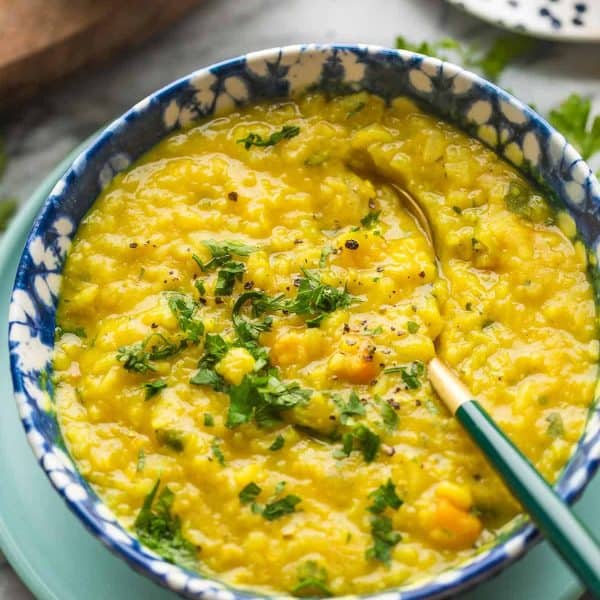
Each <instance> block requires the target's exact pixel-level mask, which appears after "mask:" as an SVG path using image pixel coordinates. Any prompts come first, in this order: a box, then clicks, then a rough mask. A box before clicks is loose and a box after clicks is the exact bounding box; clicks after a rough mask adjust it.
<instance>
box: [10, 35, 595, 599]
mask: <svg viewBox="0 0 600 600" xmlns="http://www.w3.org/2000/svg"><path fill="white" fill-rule="evenodd" d="M307 88H312V89H314V88H317V89H320V90H324V91H327V92H332V93H344V92H347V91H358V90H368V91H369V92H372V93H375V94H378V95H379V96H381V97H383V98H384V99H386V100H391V99H393V98H395V97H397V96H400V95H406V96H410V97H412V98H414V99H415V100H417V101H419V102H422V103H423V104H424V105H425V106H426V107H429V109H430V110H432V111H434V112H436V113H438V114H440V115H441V116H442V117H444V118H446V119H447V120H449V121H451V122H453V123H455V124H456V125H458V126H460V127H462V128H463V129H465V130H466V131H468V132H469V133H470V134H472V135H473V136H475V137H477V138H479V139H481V140H482V141H484V142H485V143H486V144H488V145H490V146H491V147H492V148H494V149H495V150H496V151H497V152H498V153H499V154H501V155H502V156H504V157H506V158H507V159H508V160H509V161H510V162H512V163H513V164H514V165H515V166H517V167H518V168H519V169H521V170H523V171H525V172H526V173H529V174H530V175H532V176H533V177H535V178H536V179H537V180H538V181H539V182H540V183H541V184H542V185H543V186H544V187H545V188H546V189H547V190H549V191H551V192H553V193H554V195H555V196H556V197H557V198H558V199H559V200H560V201H561V202H562V203H563V204H564V206H565V207H566V209H567V210H568V211H569V212H570V213H571V215H572V216H573V218H574V219H575V221H576V223H577V226H578V229H579V232H580V235H581V238H582V239H583V240H584V241H585V243H586V245H587V246H588V248H589V249H590V255H591V257H592V258H593V259H594V260H593V261H592V262H593V264H595V263H596V260H595V257H597V256H600V247H599V242H600V186H599V185H598V182H597V181H596V179H595V177H594V176H593V174H592V173H591V171H590V169H589V167H588V166H587V165H586V163H585V162H584V161H583V160H582V159H581V157H580V156H579V155H578V154H577V152H576V151H575V150H574V149H573V148H572V147H571V146H570V145H569V144H567V142H566V141H565V138H564V137H563V136H562V135H561V134H559V133H557V132H556V131H555V130H553V129H552V128H551V127H550V126H549V125H548V123H546V122H545V121H544V120H543V119H542V118H541V117H539V116H538V115H537V114H536V113H535V112H533V111H532V110H531V109H530V108H529V107H527V106H526V105H525V104H523V103H521V102H519V101H518V100H516V99H515V98H513V97H512V96H511V95H510V94H508V93H506V92H504V91H503V90H501V89H499V88H498V87H496V86H494V85H492V84H491V83H488V82H487V81H485V80H483V79H481V78H479V77H477V76H476V75H473V74H472V73H469V72H466V71H464V70H462V69H461V68H459V67H457V66H455V65H452V64H449V63H446V62H441V61H439V60H437V59H434V58H427V57H424V56H421V55H418V54H413V53H411V52H406V51H396V50H389V49H386V48H379V47H373V46H362V45H356V46H341V45H335V46H330V45H327V46H319V45H307V46H290V47H286V48H276V49H272V50H265V51H262V52H256V53H252V54H248V55H246V56H241V57H239V58H235V59H233V60H229V61H226V62H223V63H219V64H217V65H214V66H212V67H209V68H207V69H201V70H199V71H196V72H194V73H192V74H191V75H189V76H188V77H184V78H183V79H180V80H179V81H176V82H175V83H173V84H171V85H169V86H168V87H166V88H163V89H162V90H159V91H158V92H156V93H154V94H152V95H151V96H149V97H148V98H146V99H145V100H142V101H141V102H139V103H138V104H136V105H135V106H134V107H133V108H132V109H131V110H129V111H128V112H127V113H125V114H124V115H123V116H122V117H120V118H119V119H117V120H116V121H114V122H113V123H112V124H111V125H110V126H109V127H108V128H107V129H106V130H105V131H104V132H103V133H102V134H101V135H100V136H99V137H98V138H97V139H96V141H95V142H94V143H93V144H92V145H91V146H90V147H89V148H88V149H87V150H86V151H85V152H83V153H82V154H81V155H80V156H79V157H78V158H77V159H76V160H75V162H74V163H73V164H72V166H71V168H70V169H69V170H68V171H67V173H66V174H65V175H64V177H63V178H62V179H61V180H60V181H59V182H58V183H57V185H56V187H55V188H54V189H53V190H52V193H51V194H50V196H49V197H48V199H47V200H46V202H45V204H44V206H43V208H42V210H41V212H40V214H39V216H38V217H37V219H36V221H35V223H34V225H33V228H32V230H31V233H30V235H29V238H28V240H27V243H26V246H25V249H24V251H23V255H22V257H21V261H20V264H19V268H18V272H17V276H16V280H15V284H14V290H13V294H12V299H11V305H10V314H9V346H10V359H11V370H12V378H13V384H14V391H15V396H16V401H17V404H18V408H19V413H20V416H21V420H22V422H23V426H24V427H25V431H26V433H27V438H28V440H29V443H30V445H31V447H32V448H33V451H34V453H35V455H36V457H37V459H38V461H39V463H40V465H41V467H42V468H43V469H44V471H45V472H46V474H47V475H48V477H49V479H50V481H51V483H52V485H53V486H54V487H55V488H56V490H57V491H58V493H59V494H60V495H61V496H62V497H63V498H64V499H65V501H66V503H67V504H68V506H69V507H70V508H71V510H72V511H73V512H74V513H75V514H76V515H77V516H78V517H79V518H80V519H81V521H82V522H83V523H84V525H86V526H87V528H88V529H89V530H90V531H91V532H92V533H93V534H94V535H95V536H96V537H98V538H99V539H100V540H101V541H102V542H103V543H104V544H105V545H106V546H107V547H108V548H109V549H110V550H112V551H113V552H115V553H117V554H118V555H120V556H121V557H123V558H124V559H125V560H126V561H127V562H128V563H129V564H130V565H131V566H132V567H133V568H134V569H136V570H138V571H140V572H142V573H144V574H146V575H147V576H149V577H151V578H152V579H153V580H154V581H156V582H158V583H160V584H162V585H164V586H165V587H167V588H170V589H172V590H174V591H176V592H179V593H181V594H182V595H184V596H186V597H189V598H211V599H215V600H235V599H238V598H239V599H246V598H248V599H249V598H256V597H257V594H254V593H252V592H248V591H240V590H234V589H231V588H228V587H227V586H225V585H223V584H221V583H219V582H217V581H213V580H210V579H207V578H205V577H202V576H201V575H198V574H196V573H192V572H189V571H186V570H184V569H182V568H180V567H177V566H175V565H172V564H169V563H168V562H166V561H164V560H163V559H161V558H160V557H159V556H157V555H156V554H154V553H153V552H151V551H149V550H147V549H145V548H143V547H142V546H141V544H140V543H139V542H138V541H137V540H136V539H135V538H134V537H132V536H131V534H130V533H129V532H127V531H126V530H125V529H123V528H122V527H121V526H120V525H119V523H118V522H117V521H116V519H115V517H114V516H113V515H112V514H111V512H110V511H109V510H108V509H107V508H106V506H104V504H103V503H102V502H101V501H100V500H99V498H98V496H97V495H96V494H95V492H94V491H93V490H92V489H91V488H90V486H89V485H88V484H87V483H86V481H85V480H84V479H83V478H82V477H81V476H80V475H79V473H78V472H77V469H76V468H75V465H74V463H73V461H72V460H71V458H70V457H69V456H68V455H67V454H66V452H65V451H64V450H63V448H64V445H63V444H62V441H61V439H62V438H61V435H60V430H59V427H58V424H57V420H56V415H55V412H54V409H53V404H52V398H51V396H52V390H51V389H49V388H51V383H49V382H50V378H49V377H48V374H49V372H50V370H51V357H52V347H53V344H54V327H55V314H56V305H57V300H58V295H59V293H60V285H61V271H62V268H63V266H64V262H65V257H66V254H67V252H68V250H69V246H70V243H71V240H72V238H73V236H74V234H75V231H76V229H77V226H78V224H79V222H80V220H81V218H82V217H83V215H84V214H85V213H86V212H87V211H88V209H89V208H90V206H91V205H92V204H93V202H94V200H95V198H96V197H97V196H98V194H99V193H100V192H101V190H102V188H103V187H104V186H106V184H107V183H108V182H109V181H110V180H111V178H112V177H113V176H114V174H115V173H117V172H119V171H121V170H123V169H125V168H127V166H128V165H129V164H130V163H131V162H132V161H133V160H135V159H136V158H137V157H138V156H140V155H141V154H142V153H144V152H146V151H147V150H149V149H150V148H151V147H152V146H154V145H155V144H156V143H157V142H158V141H159V140H161V139H162V138H164V137H165V136H166V135H167V134H169V133H171V132H172V131H174V130H176V129H178V128H180V127H185V126H186V125H187V124H189V123H191V122H192V121H194V120H195V119H200V118H203V117H209V116H213V115H218V114H223V113H227V112H228V111H231V110H233V109H234V108H235V107H237V106H239V105H242V104H245V103H248V102H253V101H256V100H261V99H265V98H281V97H286V96H291V95H293V94H297V93H300V92H302V91H303V90H306V89H307ZM599 274H600V272H599V270H598V267H597V266H594V267H593V270H592V278H593V280H594V281H600V277H598V275H599ZM596 289H597V288H596ZM597 295H598V293H597ZM599 461H600V411H599V410H598V409H597V408H594V409H593V410H592V411H591V412H590V418H589V421H588V423H587V427H586V431H585V435H584V437H583V438H582V439H581V441H580V442H579V445H578V447H577V449H576V452H575V453H574V455H573V456H572V458H571V460H570V462H569V464H568V466H567V467H566V468H565V470H564V472H563V474H562V477H561V479H560V482H559V483H558V485H557V490H558V492H559V493H560V495H561V496H562V497H563V498H565V499H566V500H568V501H573V500H575V499H576V498H577V496H578V495H579V494H580V493H581V492H582V491H583V489H584V487H585V485H586V483H587V482H588V481H589V479H590V478H591V476H592V475H593V473H594V471H595V470H596V467H597V466H598V463H599ZM537 537H538V536H537V532H536V530H535V529H534V528H533V526H532V525H531V524H529V523H528V522H527V521H526V520H525V519H522V518H521V519H517V520H516V521H515V522H514V523H512V524H511V526H510V527H509V528H508V529H507V533H506V535H504V536H501V538H500V540H499V542H498V543H497V545H495V546H494V547H492V548H488V549H485V550H483V551H482V552H480V553H479V554H477V555H476V556H475V557H474V558H473V559H472V560H470V561H469V562H467V563H465V564H463V565H460V566H459V567H457V568H455V569H452V570H449V571H447V572H444V573H442V574H440V575H438V576H436V577H433V578H429V579H426V580H423V581H422V582H419V583H416V584H412V585H410V586H407V587H403V588H401V589H398V590H394V591H392V592H391V593H390V592H387V593H382V594H379V595H375V596H372V597H373V598H379V599H381V600H383V599H384V598H385V600H400V599H402V600H409V599H416V598H441V597H444V596H447V595H450V594H454V593H456V592H457V591H460V590H463V589H465V588H467V587H469V586H471V585H474V584H475V583H477V582H480V581H482V580H483V579H485V578H487V577H489V576H491V575H492V574H493V573H496V572H498V571H499V570H500V569H502V568H503V567H506V566H507V565H509V564H510V563H511V562H513V561H514V560H515V559H517V558H518V557H520V556H521V555H522V554H523V553H524V552H525V551H526V550H527V549H528V548H529V547H530V546H531V545H532V544H533V543H534V542H535V541H536V539H537Z"/></svg>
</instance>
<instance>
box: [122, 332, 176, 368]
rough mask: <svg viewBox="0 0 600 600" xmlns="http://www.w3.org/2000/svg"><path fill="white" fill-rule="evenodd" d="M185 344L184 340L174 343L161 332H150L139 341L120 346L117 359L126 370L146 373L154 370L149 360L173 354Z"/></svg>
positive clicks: (160, 358)
mask: <svg viewBox="0 0 600 600" xmlns="http://www.w3.org/2000/svg"><path fill="white" fill-rule="evenodd" d="M186 345H187V342H186V340H183V341H181V342H180V343H179V344H175V343H173V342H171V341H170V340H168V339H167V338H166V337H165V336H164V335H162V334H161V333H152V334H150V335H149V336H148V337H147V338H146V339H144V340H143V341H141V342H137V343H135V344H131V345H129V346H121V347H120V348H119V350H118V352H117V360H118V361H119V362H122V363H123V367H124V368H125V369H127V370H128V371H135V372H137V373H147V372H148V371H156V367H154V366H153V365H152V364H151V363H150V361H153V360H162V359H165V358H168V357H170V356H174V355H175V354H177V353H178V352H179V351H180V350H182V349H183V348H185V347H186Z"/></svg>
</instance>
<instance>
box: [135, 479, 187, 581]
mask: <svg viewBox="0 0 600 600" xmlns="http://www.w3.org/2000/svg"><path fill="white" fill-rule="evenodd" d="M159 485H160V479H158V480H157V481H156V483H155V484H154V487H153V488H152V489H151V490H150V493H149V494H148V495H147V496H146V499H145V500H144V504H143V505H142V508H141V509H140V512H139V514H138V516H137V518H136V520H135V522H134V527H135V532H136V534H137V536H138V538H139V539H140V541H141V542H142V544H144V545H146V546H148V548H150V549H151V550H154V551H155V552H156V553H157V554H160V556H162V557H163V558H164V559H165V560H167V561H168V562H170V563H174V564H178V565H181V566H182V567H185V568H187V569H192V570H193V569H196V568H197V566H198V565H197V549H196V547H195V546H194V545H193V544H192V543H191V542H190V541H188V540H186V539H185V538H184V537H183V534H182V532H181V522H180V520H179V517H178V516H176V515H173V514H172V513H171V509H172V507H173V502H174V500H175V494H174V493H173V492H172V491H171V490H170V489H169V488H168V487H167V486H165V488H164V489H163V491H162V492H161V493H160V496H159V497H158V499H157V500H156V503H155V502H154V500H155V497H156V493H157V491H158V488H159ZM153 504H154V508H153V506H152V505H153Z"/></svg>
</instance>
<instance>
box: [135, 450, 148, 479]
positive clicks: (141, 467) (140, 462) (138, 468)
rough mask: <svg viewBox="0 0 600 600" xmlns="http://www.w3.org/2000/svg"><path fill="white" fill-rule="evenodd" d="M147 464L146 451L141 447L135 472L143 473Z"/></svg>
mask: <svg viewBox="0 0 600 600" xmlns="http://www.w3.org/2000/svg"><path fill="white" fill-rule="evenodd" d="M145 466H146V453H145V452H144V449H143V448H140V450H139V451H138V455H137V463H136V465H135V472H136V473H141V472H142V471H143V470H144V467H145Z"/></svg>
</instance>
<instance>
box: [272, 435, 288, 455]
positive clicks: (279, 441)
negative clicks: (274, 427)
mask: <svg viewBox="0 0 600 600" xmlns="http://www.w3.org/2000/svg"><path fill="white" fill-rule="evenodd" d="M284 444H285V438H284V437H283V436H282V435H281V434H279V435H278V436H277V437H276V438H275V440H274V441H273V443H272V444H271V445H270V446H269V450H271V452H276V451H277V450H281V449H282V448H283V445H284Z"/></svg>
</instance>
